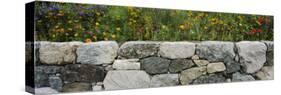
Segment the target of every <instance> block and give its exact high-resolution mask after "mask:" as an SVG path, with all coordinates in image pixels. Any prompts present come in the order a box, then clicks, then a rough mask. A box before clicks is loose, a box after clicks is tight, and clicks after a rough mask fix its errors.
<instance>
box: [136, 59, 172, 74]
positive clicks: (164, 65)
mask: <svg viewBox="0 0 281 95" xmlns="http://www.w3.org/2000/svg"><path fill="white" fill-rule="evenodd" d="M140 62H141V69H143V70H145V71H146V72H147V73H149V74H161V73H167V72H168V69H169V65H170V60H168V59H164V58H161V57H148V58H144V59H142V60H140Z"/></svg>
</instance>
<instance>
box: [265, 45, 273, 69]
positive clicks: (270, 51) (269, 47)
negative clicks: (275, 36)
mask: <svg viewBox="0 0 281 95" xmlns="http://www.w3.org/2000/svg"><path fill="white" fill-rule="evenodd" d="M264 43H265V45H266V46H267V51H266V64H265V65H267V66H273V64H274V58H273V56H274V42H273V41H264Z"/></svg>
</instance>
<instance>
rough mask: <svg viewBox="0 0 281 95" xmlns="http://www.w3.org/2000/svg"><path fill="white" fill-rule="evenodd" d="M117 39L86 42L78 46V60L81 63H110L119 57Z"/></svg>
mask: <svg viewBox="0 0 281 95" xmlns="http://www.w3.org/2000/svg"><path fill="white" fill-rule="evenodd" d="M117 50H118V44H117V42H115V41H100V42H94V43H85V44H83V45H81V46H80V47H78V48H77V51H76V52H77V56H78V57H77V62H78V63H81V64H95V65H100V64H109V63H112V62H113V60H114V59H115V58H116V57H117Z"/></svg>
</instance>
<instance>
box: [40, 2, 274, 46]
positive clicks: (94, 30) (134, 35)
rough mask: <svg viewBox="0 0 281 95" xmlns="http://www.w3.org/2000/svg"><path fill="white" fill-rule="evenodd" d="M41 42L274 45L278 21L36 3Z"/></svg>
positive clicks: (142, 9)
mask: <svg viewBox="0 0 281 95" xmlns="http://www.w3.org/2000/svg"><path fill="white" fill-rule="evenodd" d="M35 21H36V35H35V36H36V39H37V40H40V41H86V42H91V41H100V40H116V41H119V42H123V41H130V40H156V41H184V40H186V41H193V40H196V41H202V40H222V41H240V40H273V17H272V16H264V15H245V14H230V13H212V12H199V11H186V10H168V9H154V8H138V7H124V6H105V5H86V4H72V3H51V2H37V3H36V19H35Z"/></svg>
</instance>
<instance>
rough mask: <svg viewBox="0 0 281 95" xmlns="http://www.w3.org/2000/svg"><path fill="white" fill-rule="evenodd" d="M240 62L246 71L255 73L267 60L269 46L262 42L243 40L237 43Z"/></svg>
mask: <svg viewBox="0 0 281 95" xmlns="http://www.w3.org/2000/svg"><path fill="white" fill-rule="evenodd" d="M236 47H237V50H238V54H239V59H240V63H241V65H242V67H243V70H244V71H245V72H246V73H254V72H257V71H258V70H260V69H261V68H262V66H263V65H264V63H265V62H266V50H267V47H266V45H265V44H264V43H262V42H257V41H254V42H253V41H242V42H238V43H236Z"/></svg>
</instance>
